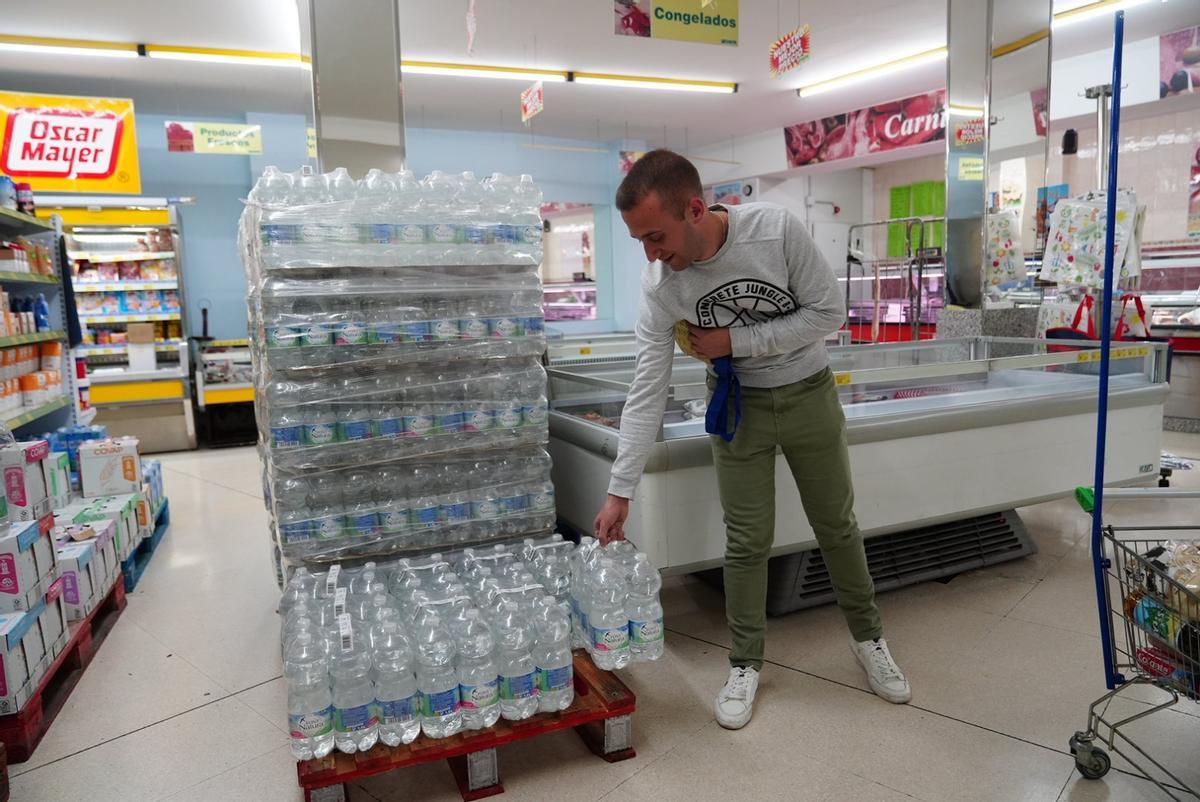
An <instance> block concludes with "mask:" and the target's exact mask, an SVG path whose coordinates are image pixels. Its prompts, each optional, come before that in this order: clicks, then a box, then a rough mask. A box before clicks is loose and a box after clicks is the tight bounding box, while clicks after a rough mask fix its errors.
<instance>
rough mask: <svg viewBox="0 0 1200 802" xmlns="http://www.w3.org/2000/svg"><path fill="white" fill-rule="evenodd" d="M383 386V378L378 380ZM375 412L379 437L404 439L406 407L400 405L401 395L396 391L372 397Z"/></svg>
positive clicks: (374, 416) (383, 392)
mask: <svg viewBox="0 0 1200 802" xmlns="http://www.w3.org/2000/svg"><path fill="white" fill-rule="evenodd" d="M377 382H378V383H379V385H381V386H382V385H383V383H384V380H383V379H382V378H380V379H377ZM372 402H373V403H372V406H373V411H372V413H371V416H372V417H373V418H374V419H375V429H376V433H377V435H378V436H379V437H380V438H382V439H384V440H400V439H402V438H403V437H404V417H405V415H404V406H403V405H402V404H401V403H400V395H399V393H398V392H394V391H386V392H385V391H380V392H376V393H375V394H374V396H373V397H372Z"/></svg>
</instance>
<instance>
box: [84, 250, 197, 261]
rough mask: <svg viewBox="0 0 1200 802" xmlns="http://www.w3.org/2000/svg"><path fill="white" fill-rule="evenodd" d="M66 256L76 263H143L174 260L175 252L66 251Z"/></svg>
mask: <svg viewBox="0 0 1200 802" xmlns="http://www.w3.org/2000/svg"><path fill="white" fill-rule="evenodd" d="M67 256H68V257H69V258H70V259H72V260H74V261H76V262H104V263H109V262H144V261H149V260H157V259H174V258H175V251H125V252H122V251H67Z"/></svg>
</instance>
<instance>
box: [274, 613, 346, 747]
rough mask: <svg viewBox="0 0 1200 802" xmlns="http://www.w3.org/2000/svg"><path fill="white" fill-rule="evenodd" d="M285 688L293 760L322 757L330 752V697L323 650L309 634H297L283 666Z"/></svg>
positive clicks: (327, 672)
mask: <svg viewBox="0 0 1200 802" xmlns="http://www.w3.org/2000/svg"><path fill="white" fill-rule="evenodd" d="M283 675H284V678H285V679H286V680H287V686H288V729H289V730H290V732H291V746H292V755H293V756H294V757H295V758H296V759H297V760H311V759H312V758H322V757H325V756H326V755H328V754H329V753H330V752H331V751H333V746H334V740H333V698H332V696H331V695H330V692H329V664H328V661H327V658H326V656H325V650H324V648H323V647H322V646H321V644H320V643H319V641H318V640H317V639H316V638H314V636H313V634H312V633H311V632H302V633H300V634H299V635H298V636H297V637H296V639H295V641H294V642H293V643H292V645H291V646H290V647H289V648H288V650H287V654H286V656H285V659H284V664H283Z"/></svg>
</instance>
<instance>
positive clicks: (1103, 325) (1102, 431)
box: [1092, 11, 1125, 689]
mask: <svg viewBox="0 0 1200 802" xmlns="http://www.w3.org/2000/svg"><path fill="white" fill-rule="evenodd" d="M1113 24H1114V30H1113V68H1112V117H1111V124H1110V126H1109V131H1108V191H1107V196H1106V200H1107V204H1108V208H1107V210H1106V215H1107V224H1106V225H1105V227H1104V228H1105V233H1104V249H1105V250H1104V296H1103V299H1102V303H1101V312H1100V398H1099V404H1098V407H1097V410H1096V476H1095V481H1094V483H1093V488H1094V492H1095V505H1094V506H1093V508H1092V570H1093V571H1094V573H1095V579H1096V602H1097V604H1098V607H1099V610H1100V645H1101V648H1102V649H1103V650H1104V680H1105V683H1106V684H1107V686H1108V687H1109V688H1110V689H1112V688H1115V687H1116V686H1117V683H1118V681H1119V678H1118V677H1117V669H1116V665H1115V661H1114V660H1113V651H1112V634H1111V632H1110V629H1109V624H1110V623H1111V615H1112V614H1111V613H1110V612H1109V609H1108V593H1107V589H1106V585H1105V582H1106V579H1105V575H1106V572H1105V568H1106V566H1107V564H1108V561H1107V559H1106V558H1105V556H1104V542H1103V538H1102V536H1101V532H1102V527H1101V525H1102V521H1103V515H1104V452H1105V443H1106V439H1107V437H1108V357H1109V351H1110V350H1111V343H1112V307H1113V301H1112V293H1113V270H1114V265H1113V241H1114V239H1115V236H1116V227H1117V226H1116V223H1117V150H1118V145H1119V143H1120V141H1121V138H1120V129H1121V46H1122V43H1123V42H1124V39H1125V12H1124V11H1118V12H1117V13H1116V15H1115V19H1114V23H1113ZM1101 147H1103V143H1101V142H1097V143H1096V158H1097V159H1098V158H1100V148H1101Z"/></svg>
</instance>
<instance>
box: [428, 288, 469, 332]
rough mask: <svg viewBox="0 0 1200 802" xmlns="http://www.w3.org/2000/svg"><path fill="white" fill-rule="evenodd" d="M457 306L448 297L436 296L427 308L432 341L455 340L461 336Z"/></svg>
mask: <svg viewBox="0 0 1200 802" xmlns="http://www.w3.org/2000/svg"><path fill="white" fill-rule="evenodd" d="M458 310H459V307H458V304H457V303H455V301H453V300H452V299H450V298H437V299H435V300H434V301H433V303H432V305H431V306H430V309H429V316H430V318H431V320H430V322H429V331H430V339H431V340H432V341H433V342H438V343H446V342H457V341H458V339H459V338H460V337H461V336H462V328H461V324H460V322H459V321H460V319H459V311H458Z"/></svg>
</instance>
